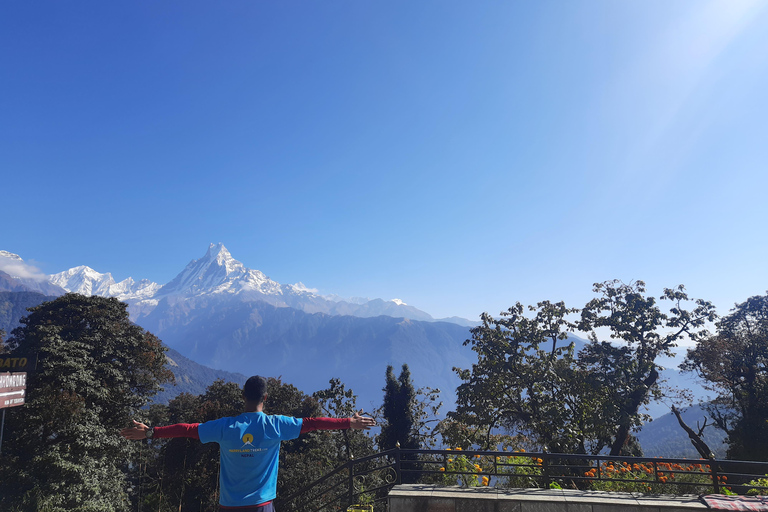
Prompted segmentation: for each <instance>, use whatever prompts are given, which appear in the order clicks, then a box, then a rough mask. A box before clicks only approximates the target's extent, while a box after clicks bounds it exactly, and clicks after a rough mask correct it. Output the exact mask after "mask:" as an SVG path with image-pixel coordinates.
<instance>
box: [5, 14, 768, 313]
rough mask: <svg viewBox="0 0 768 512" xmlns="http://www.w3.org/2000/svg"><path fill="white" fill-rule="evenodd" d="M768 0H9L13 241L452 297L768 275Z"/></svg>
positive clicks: (720, 288)
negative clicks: (218, 252) (216, 247)
mask: <svg viewBox="0 0 768 512" xmlns="http://www.w3.org/2000/svg"><path fill="white" fill-rule="evenodd" d="M766 55H768V2H764V1H739V0H723V1H715V2H712V1H705V0H696V1H676V2H668V1H667V0H663V1H646V0H644V1H622V2H617V1H615V0H606V1H577V2H564V1H559V2H554V1H535V2H534V1H530V2H526V1H510V0H505V1H484V2H466V1H465V2H459V1H450V0H437V1H428V0H425V1H419V2H413V1H412V0H409V1H402V2H400V1H395V0H387V1H372V0H371V1H367V0H363V1H361V0H350V1H339V0H324V1H312V0H306V1H301V2H299V1H291V0H289V1H280V2H267V1H257V0H226V1H220V2H213V1H206V2H202V1H193V0H183V1H171V0H169V1H163V2H156V1H151V2H150V1H132V2H103V1H82V0H80V1H78V2H61V1H36V2H22V1H18V0H12V1H6V2H2V3H0V70H2V72H1V73H0V172H2V195H1V196H0V197H2V199H3V205H4V211H5V215H4V219H5V222H3V223H2V225H1V226H0V249H4V250H8V251H11V252H14V253H17V254H19V255H21V256H22V257H23V258H25V259H26V260H31V261H32V262H33V263H34V264H35V265H37V266H38V267H39V268H40V269H41V270H42V271H44V272H46V273H54V272H59V271H62V270H65V269H67V268H70V267H73V266H76V265H82V264H85V265H89V266H91V267H93V268H94V269H96V270H98V271H100V272H112V274H113V275H114V276H115V278H116V279H118V280H120V279H124V278H126V277H128V276H131V277H134V278H136V279H138V278H148V279H151V280H154V281H157V282H160V283H165V282H168V281H170V280H171V279H172V278H173V277H174V276H175V274H176V273H177V272H179V271H180V270H181V269H182V268H183V267H184V266H185V265H186V264H187V263H188V262H189V261H190V260H192V259H194V258H199V257H201V256H202V255H203V254H204V253H205V251H206V249H207V246H208V244H209V243H211V242H222V243H224V244H225V245H226V246H227V247H228V248H229V250H230V251H231V253H232V255H233V256H234V257H235V258H237V259H238V260H240V261H242V262H243V263H245V264H246V266H248V267H251V268H257V269H259V270H262V271H263V272H265V273H266V274H267V275H269V276H270V277H271V278H273V279H275V280H277V281H279V282H281V283H294V282H297V281H302V282H304V283H305V284H306V285H307V286H309V287H313V288H317V289H319V290H320V291H321V292H323V293H336V294H339V295H342V296H367V297H371V298H373V297H381V298H385V299H389V298H395V297H397V298H400V299H402V300H404V301H406V302H407V303H409V304H411V305H414V306H416V307H418V308H420V309H423V310H425V311H428V312H429V313H431V314H433V315H434V316H437V317H443V316H451V315H458V316H463V317H466V318H473V319H475V318H477V316H478V315H479V314H480V313H481V312H483V311H488V312H490V313H493V314H497V313H498V312H499V311H501V310H502V309H506V308H507V307H508V306H510V305H511V304H513V303H514V302H515V301H521V302H523V303H533V302H536V301H539V300H543V299H549V300H565V301H566V302H567V303H568V304H569V305H571V306H574V307H578V306H581V305H583V303H584V302H585V301H586V300H588V299H589V298H591V296H592V293H591V285H592V283H594V282H597V281H604V280H607V279H621V280H624V281H631V280H635V279H641V280H645V281H646V283H647V284H648V286H649V291H651V292H653V293H654V294H660V292H661V289H662V288H663V287H665V286H675V285H677V284H681V283H682V284H685V285H686V287H687V289H688V291H689V292H690V294H691V295H693V296H695V297H700V298H704V299H708V300H711V301H713V302H714V303H715V304H716V305H717V307H718V309H719V311H720V312H721V313H725V312H727V310H728V309H729V308H730V307H731V306H732V305H733V303H734V302H737V301H743V300H745V299H746V298H747V297H749V296H751V295H756V294H764V293H766V290H767V289H768V265H767V263H768V261H767V258H766V254H768V251H767V249H768V237H767V236H766V235H767V234H768V233H767V232H766V231H767V230H766V219H768V207H767V206H766V190H768V178H767V177H766V176H767V175H768V173H767V172H766V164H767V163H768V94H766V91H768V59H766Z"/></svg>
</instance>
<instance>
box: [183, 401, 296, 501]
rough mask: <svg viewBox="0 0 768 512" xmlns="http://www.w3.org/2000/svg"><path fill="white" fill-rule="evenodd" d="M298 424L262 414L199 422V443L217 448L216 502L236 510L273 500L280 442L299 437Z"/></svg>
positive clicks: (282, 417) (247, 413) (291, 420)
mask: <svg viewBox="0 0 768 512" xmlns="http://www.w3.org/2000/svg"><path fill="white" fill-rule="evenodd" d="M301 423H302V420H301V419H300V418H291V417H289V416H277V415H276V416H269V415H267V414H264V413H263V412H246V413H243V414H241V415H240V416H237V417H235V418H221V419H218V420H214V421H207V422H205V423H201V424H200V425H199V426H198V427H197V433H198V435H199V436H200V441H202V442H203V443H211V442H215V443H219V447H220V459H221V476H220V479H219V481H220V488H221V495H220V498H219V503H220V504H221V505H224V506H227V507H237V506H244V505H258V504H259V503H264V502H266V501H271V500H274V499H275V496H276V495H277V466H278V462H279V460H280V441H283V440H288V439H296V438H297V437H299V434H300V433H301Z"/></svg>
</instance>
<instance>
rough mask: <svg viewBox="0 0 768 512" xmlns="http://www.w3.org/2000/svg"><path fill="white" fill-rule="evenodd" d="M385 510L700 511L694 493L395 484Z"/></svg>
mask: <svg viewBox="0 0 768 512" xmlns="http://www.w3.org/2000/svg"><path fill="white" fill-rule="evenodd" d="M388 503H389V512H620V511H622V512H672V511H681V512H703V510H705V509H707V506H706V505H705V504H704V503H702V501H701V500H700V499H699V497H698V496H693V495H689V496H649V495H644V494H633V493H620V492H600V491H577V490H571V489H562V490H561V489H494V488H487V487H486V488H480V487H473V488H469V489H462V488H459V487H436V486H430V485H397V486H395V487H394V489H392V491H390V493H389V498H388Z"/></svg>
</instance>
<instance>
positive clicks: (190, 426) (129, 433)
mask: <svg viewBox="0 0 768 512" xmlns="http://www.w3.org/2000/svg"><path fill="white" fill-rule="evenodd" d="M199 425H200V424H199V423H176V424H175V425H168V426H166V427H155V428H149V427H148V426H146V425H145V424H143V423H140V422H138V421H136V420H134V421H133V427H127V428H124V429H123V430H121V431H120V435H121V436H123V437H124V438H126V439H131V440H134V441H136V440H141V439H163V438H171V437H189V438H192V439H200V435H199V434H198V432H197V427H198V426H199Z"/></svg>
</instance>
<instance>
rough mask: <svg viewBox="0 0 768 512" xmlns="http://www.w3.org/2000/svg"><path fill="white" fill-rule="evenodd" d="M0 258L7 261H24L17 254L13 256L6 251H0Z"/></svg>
mask: <svg viewBox="0 0 768 512" xmlns="http://www.w3.org/2000/svg"><path fill="white" fill-rule="evenodd" d="M0 258H8V259H9V260H16V261H24V260H22V259H21V256H19V255H18V254H13V253H12V252H8V251H0Z"/></svg>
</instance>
